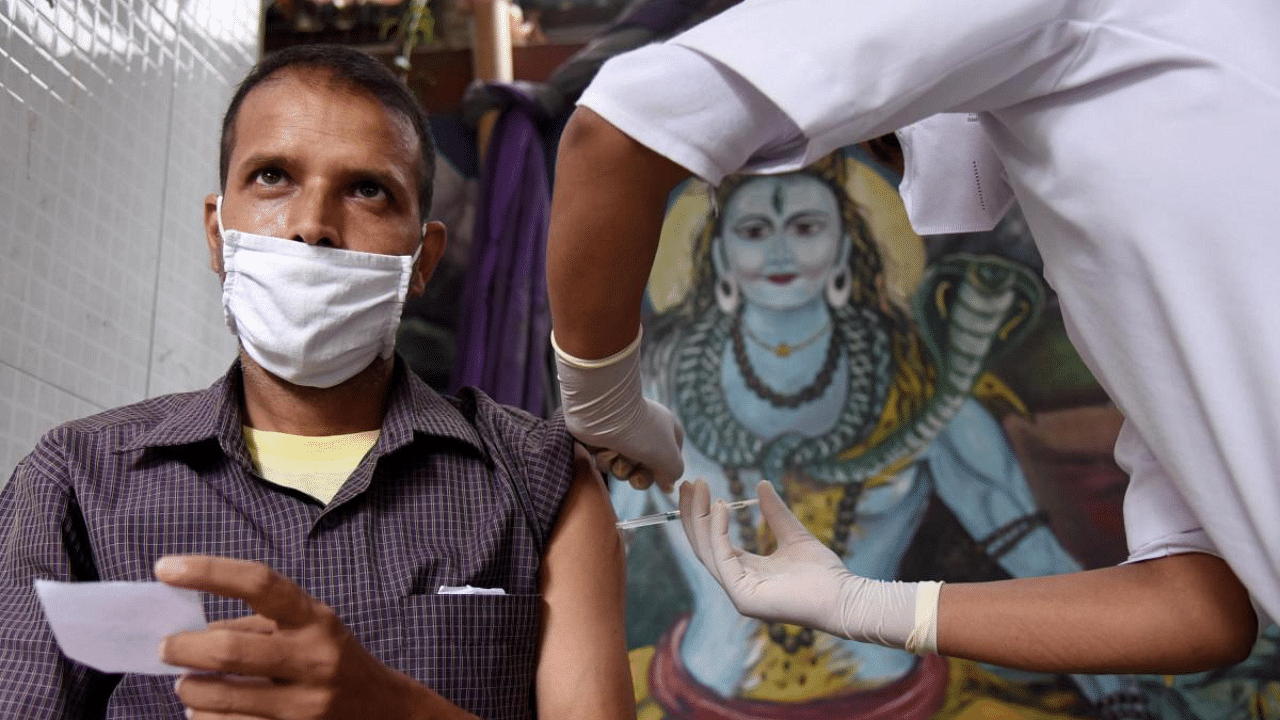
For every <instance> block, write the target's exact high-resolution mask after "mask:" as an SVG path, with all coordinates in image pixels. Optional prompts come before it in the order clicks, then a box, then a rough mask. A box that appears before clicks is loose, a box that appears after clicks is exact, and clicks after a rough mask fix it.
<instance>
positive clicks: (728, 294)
mask: <svg viewBox="0 0 1280 720" xmlns="http://www.w3.org/2000/svg"><path fill="white" fill-rule="evenodd" d="M741 302H742V295H741V293H739V292H738V283H736V282H734V281H733V280H730V279H729V278H727V277H720V278H717V279H716V305H719V306H720V311H721V312H723V313H724V314H725V315H732V314H734V313H736V312H737V311H738V304H739V303H741Z"/></svg>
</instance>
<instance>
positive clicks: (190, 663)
mask: <svg viewBox="0 0 1280 720" xmlns="http://www.w3.org/2000/svg"><path fill="white" fill-rule="evenodd" d="M155 572H156V577H157V578H158V579H160V580H161V581H163V582H166V583H168V584H170V585H174V586H176V587H183V588H188V589H193V590H202V591H206V592H211V593H216V594H218V595H223V596H226V597H234V598H239V599H242V600H244V601H246V602H247V603H248V604H249V606H250V607H252V608H253V609H254V610H255V611H256V613H257V614H256V615H251V616H247V617H243V618H238V619H236V620H231V621H227V622H219V623H211V624H210V626H209V627H208V628H207V629H205V630H202V631H198V632H183V633H178V634H175V635H171V636H169V637H168V638H166V639H165V641H164V643H163V644H162V645H161V651H160V655H161V658H162V659H163V660H164V661H165V662H167V663H170V664H172V665H178V666H181V667H189V668H192V669H194V670H197V671H204V672H199V673H194V674H188V675H185V676H183V677H182V678H181V679H179V681H178V683H177V685H176V686H175V690H176V692H177V694H178V698H179V699H180V700H182V702H183V704H185V705H186V706H187V708H188V715H187V716H188V717H191V718H197V719H199V718H216V717H250V716H251V717H255V718H316V719H320V718H331V719H337V718H353V717H360V718H366V719H367V720H372V719H373V718H411V717H417V715H416V713H418V712H422V711H425V710H424V709H425V708H428V707H431V706H435V708H436V709H439V708H440V707H441V705H442V704H447V703H446V701H444V700H443V698H441V697H440V696H439V695H437V694H435V693H434V692H432V691H430V690H429V689H427V688H425V687H423V686H422V685H419V684H418V683H416V682H415V681H414V680H413V679H412V678H409V677H408V676H406V675H403V674H401V673H399V672H397V671H395V670H393V669H391V668H389V667H387V666H386V665H384V664H382V663H381V662H380V661H379V660H378V659H377V658H375V657H373V656H372V655H371V654H369V652H368V651H367V650H365V648H364V647H363V646H361V645H360V643H359V642H358V641H357V640H356V639H355V637H354V636H352V634H351V631H350V630H348V629H347V627H346V626H345V625H344V624H343V623H342V621H341V620H339V619H338V617H337V616H336V615H335V614H334V612H333V610H332V609H331V608H329V607H328V606H327V605H325V604H324V603H322V602H320V601H319V600H316V599H315V598H313V597H311V596H310V595H308V594H307V593H306V592H304V591H303V590H302V589H301V588H300V587H298V586H297V585H296V584H294V583H293V582H292V581H291V580H289V579H288V578H286V577H284V576H283V575H280V574H279V573H277V572H275V571H274V570H272V569H271V568H269V567H267V566H265V565H262V564H260V563H254V562H249V561H245V560H232V559H229V558H219V557H207V556H196V555H191V556H171V557H166V558H162V559H161V560H160V561H159V562H157V563H156V568H155ZM451 710H453V711H455V712H457V713H459V715H456V716H459V717H460V716H462V715H464V713H462V711H461V710H460V709H459V708H456V706H452V707H451ZM466 716H467V717H472V716H470V715H466Z"/></svg>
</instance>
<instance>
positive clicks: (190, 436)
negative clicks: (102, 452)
mask: <svg viewBox="0 0 1280 720" xmlns="http://www.w3.org/2000/svg"><path fill="white" fill-rule="evenodd" d="M240 372H241V371H240V360H239V359H237V360H236V361H235V362H234V363H232V365H231V368H230V369H229V370H228V371H227V373H226V374H225V375H223V376H222V378H220V379H219V380H218V381H217V382H215V383H214V384H213V385H211V386H209V387H208V388H206V389H204V390H201V391H198V392H193V393H187V394H185V396H175V397H178V398H180V399H179V401H178V404H177V406H176V407H175V409H174V410H173V412H171V413H170V414H169V415H168V416H167V417H165V418H164V419H163V420H161V421H160V422H159V423H157V424H156V425H155V427H153V428H151V429H150V430H149V431H147V432H145V433H142V434H141V435H140V436H138V437H136V438H134V439H133V440H132V441H131V442H129V443H127V444H125V445H124V446H122V447H120V448H119V450H120V451H127V450H138V449H142V448H160V447H175V446H181V445H191V444H195V443H199V442H204V441H208V440H217V441H218V444H219V445H221V446H222V449H223V452H225V453H227V454H228V455H231V456H233V457H237V458H239V459H241V460H242V461H244V462H248V452H247V451H246V450H245V447H244V435H243V431H242V430H241V422H242V421H241V416H240V398H241V393H242V392H243V390H242V387H243V384H242V381H241V375H240ZM390 393H391V395H390V398H389V402H388V403H387V412H386V415H385V416H384V417H383V420H382V436H381V437H380V438H379V442H378V452H379V454H385V453H388V452H391V451H393V450H396V449H399V448H401V447H404V446H405V445H408V444H409V443H411V442H413V440H414V436H415V434H422V435H427V436H434V437H442V438H450V439H453V440H458V441H461V442H463V443H466V444H468V445H470V446H472V447H474V448H475V449H476V451H477V452H479V453H483V452H484V444H483V442H482V441H481V439H480V435H479V434H478V433H477V432H476V429H475V428H474V427H473V426H472V424H471V423H470V422H468V421H467V420H466V418H464V417H463V415H462V413H460V412H459V411H458V409H457V408H456V407H454V405H453V404H452V403H451V402H449V401H448V400H446V399H444V398H442V397H441V396H440V395H439V394H438V393H436V391H434V390H432V389H431V387H430V386H429V385H427V384H426V383H425V382H423V381H422V380H421V379H419V378H418V377H417V376H416V375H414V374H413V373H412V372H411V371H410V370H409V368H408V366H407V365H406V364H405V362H404V360H402V359H401V358H399V357H396V360H395V368H394V370H393V371H392V378H391V388H390Z"/></svg>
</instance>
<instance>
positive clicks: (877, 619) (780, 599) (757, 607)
mask: <svg viewBox="0 0 1280 720" xmlns="http://www.w3.org/2000/svg"><path fill="white" fill-rule="evenodd" d="M756 490H757V494H758V495H759V497H760V511H761V513H762V514H763V515H764V519H765V522H766V523H768V525H769V528H770V529H771V530H772V531H773V534H774V536H775V537H776V538H777V541H778V547H777V549H776V550H774V551H773V552H772V553H770V554H768V555H756V554H753V553H749V552H746V551H744V550H742V549H741V548H738V547H735V546H734V545H733V542H732V541H731V540H730V539H729V513H728V509H727V508H726V507H725V504H724V503H723V502H717V503H716V504H715V505H714V506H712V505H711V504H710V495H709V492H708V490H707V485H706V483H705V482H703V481H702V480H698V481H696V482H693V483H688V482H686V483H684V484H683V485H681V487H680V519H681V522H682V523H683V524H684V531H685V534H686V535H687V536H688V538H689V544H690V545H692V546H693V551H694V553H695V554H696V555H697V556H698V559H699V560H700V561H702V564H703V565H704V566H706V568H707V570H708V571H709V572H710V573H711V575H712V577H714V578H715V579H716V581H717V582H719V583H720V585H721V587H723V588H724V589H725V592H726V593H728V595H729V599H730V600H732V601H733V605H734V607H736V608H737V609H738V612H740V613H742V614H744V615H748V616H750V617H755V618H759V619H761V620H765V621H768V622H784V623H791V624H795V625H801V626H804V627H810V628H814V629H816V630H822V631H823V632H827V633H830V634H832V635H838V636H840V637H845V638H849V639H851V640H860V641H864V642H873V643H877V644H880V645H886V646H889V647H896V648H904V649H907V650H909V651H911V652H916V653H921V652H933V651H934V650H935V648H936V644H937V640H936V609H937V597H938V595H937V587H938V585H940V583H901V582H885V581H881V580H871V579H868V578H864V577H859V576H857V575H854V574H853V573H850V572H849V571H848V570H847V569H846V568H845V565H844V562H843V561H842V560H841V559H840V557H839V556H838V555H836V554H835V553H834V552H832V551H831V549H830V548H828V547H827V546H825V545H823V544H822V543H821V542H820V541H819V540H818V539H817V538H815V537H814V536H813V535H812V534H810V533H809V531H808V530H806V529H805V527H804V526H803V525H802V524H800V521H799V520H797V519H796V516H795V515H793V514H792V513H791V511H790V510H789V509H788V508H787V506H786V505H785V504H784V503H783V502H782V499H781V498H779V497H778V494H777V492H775V491H774V489H773V485H772V484H770V483H769V482H767V481H762V482H761V483H760V484H759V485H758V486H757V488H756ZM918 591H919V592H923V593H925V595H924V596H923V598H922V599H923V600H925V601H926V602H924V603H921V604H922V605H923V606H926V609H925V611H924V612H923V613H918V609H917V592H918ZM929 602H932V604H933V606H932V607H927V606H928V604H929ZM918 615H919V616H918Z"/></svg>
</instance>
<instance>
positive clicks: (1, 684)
mask: <svg viewBox="0 0 1280 720" xmlns="http://www.w3.org/2000/svg"><path fill="white" fill-rule="evenodd" d="M240 382H241V381H240V370H239V366H238V364H237V366H235V367H233V368H232V370H231V372H229V373H228V374H227V376H226V377H225V378H224V379H222V380H220V381H218V382H217V383H216V384H214V385H213V386H212V387H210V388H209V389H207V390H203V391H200V392H193V393H183V394H179V395H167V396H163V397H159V398H154V399H151V400H147V401H144V402H142V403H138V404H136V405H131V406H128V407H124V408H118V409H115V410H110V411H108V412H105V413H102V414H100V415H96V416H94V417H90V418H85V419H82V420H76V421H74V422H71V423H68V424H66V425H63V426H61V427H58V428H55V429H54V430H52V431H50V432H49V433H48V434H47V435H46V436H45V437H44V438H43V439H41V440H40V443H39V444H38V445H37V447H36V449H35V450H34V451H33V452H32V453H31V454H30V455H28V456H27V458H26V459H24V460H23V461H22V462H21V463H19V465H18V467H17V469H16V470H15V471H14V474H13V477H12V479H10V480H9V483H8V485H6V486H5V487H4V490H3V491H2V492H0V658H3V662H0V718H5V720H8V719H9V718H23V719H24V720H43V719H46V718H48V719H50V720H51V719H53V718H77V719H79V718H109V719H123V718H129V720H139V719H141V718H164V719H166V720H182V717H183V712H182V705H181V704H180V703H179V702H178V700H177V698H176V696H175V695H174V694H173V678H172V677H164V676H151V675H123V676H121V675H104V674H103V673H99V672H96V671H94V670H91V669H89V668H87V667H85V666H83V665H80V664H79V663H75V662H72V661H71V660H68V659H67V658H66V656H64V655H63V654H62V653H61V652H59V650H58V648H57V646H56V644H55V642H54V639H53V636H52V633H51V632H50V630H49V626H48V624H47V623H46V622H45V619H44V614H43V613H42V612H41V610H40V606H39V603H38V602H37V600H36V596H35V591H34V588H33V587H32V581H33V580H34V579H36V578H43V579H48V580H64V581H77V580H78V581H88V580H150V579H152V575H151V568H152V565H153V564H154V563H155V561H156V560H157V559H159V558H160V557H161V556H162V555H167V554H182V553H203V554H215V555H223V556H228V557H236V558H242V559H247V560H256V561H260V562H264V563H266V564H268V565H270V566H272V567H274V568H275V569H276V570H278V571H280V572H281V573H283V574H285V575H287V576H288V577H290V578H293V579H294V580H295V581H297V582H298V583H299V584H300V585H301V586H302V587H303V588H304V589H306V590H307V591H308V592H310V593H311V594H312V595H314V596H315V597H317V598H319V599H320V600H321V601H323V602H325V603H327V604H328V605H329V606H331V607H332V608H334V610H335V611H336V612H337V614H338V616H339V617H341V618H342V619H343V621H344V622H345V623H346V624H347V625H348V626H349V627H350V628H351V631H352V632H353V633H354V634H355V636H356V637H357V638H358V639H359V640H360V641H361V643H363V644H364V646H365V647H366V648H368V650H369V651H370V652H371V653H373V655H375V656H376V657H378V658H379V659H381V660H382V661H383V662H385V663H387V664H388V665H390V666H391V667H393V668H396V669H397V670H400V671H401V672H404V673H405V674H407V675H409V676H410V677H413V678H414V679H416V680H417V681H418V682H421V683H422V684H424V685H426V686H428V687H431V688H433V689H435V690H436V691H437V692H439V693H440V694H441V695H443V696H445V697H447V698H449V699H451V700H453V701H454V702H455V703H457V704H459V705H461V706H462V707H463V708H466V709H467V710H470V711H471V712H473V713H475V714H477V715H479V716H481V717H484V718H510V719H513V720H515V719H519V720H531V719H532V718H533V717H534V675H535V670H536V667H537V659H538V646H539V638H540V633H541V613H542V608H541V600H540V598H541V596H540V595H539V592H540V589H541V583H540V580H539V573H540V569H541V558H542V554H543V552H544V551H545V549H546V543H547V540H548V538H549V536H550V533H551V528H552V526H553V524H554V522H555V518H556V516H557V514H558V512H559V508H560V504H561V502H562V501H563V498H564V495H565V493H566V492H567V490H568V487H569V481H570V467H571V465H570V464H571V461H572V457H573V445H572V440H571V438H570V437H569V435H568V433H567V432H566V431H565V428H564V423H563V421H562V420H561V419H560V418H559V416H558V415H557V416H556V418H555V419H553V420H550V421H543V420H539V419H537V418H534V417H531V416H530V415H528V414H527V413H524V412H521V411H519V410H512V409H508V408H502V407H499V406H498V405H496V404H495V403H494V402H493V401H492V400H490V399H489V398H487V397H485V396H483V395H481V394H479V393H474V392H468V393H464V394H463V395H462V396H461V397H460V398H459V399H457V400H453V401H450V400H446V399H444V398H442V397H440V396H439V395H437V394H436V393H435V392H433V391H432V390H431V389H430V388H429V387H427V385H426V384H425V383H423V382H422V381H420V380H418V379H417V378H416V377H415V376H413V374H412V373H410V372H408V370H407V368H406V367H405V365H404V363H403V362H400V363H397V368H396V376H395V380H394V383H393V386H392V390H391V392H390V396H389V399H388V407H387V413H386V415H385V417H384V419H383V425H382V431H381V433H380V435H379V437H378V441H377V444H375V445H374V447H373V449H372V450H370V451H369V453H368V454H367V455H366V456H365V457H364V459H363V460H361V462H360V465H359V466H358V467H357V468H356V469H355V471H354V472H353V473H352V475H351V477H350V478H349V479H348V480H347V481H346V483H345V484H344V485H343V486H342V488H341V490H340V491H339V492H338V494H337V496H336V497H335V498H334V499H333V501H332V502H331V503H329V504H328V505H327V506H322V505H321V504H320V503H319V502H318V501H316V500H314V499H312V498H309V497H307V496H305V495H302V494H301V493H297V492H294V491H291V490H286V489H284V488H281V487H278V486H276V485H272V484H271V483H268V482H266V481H264V480H262V479H261V478H259V477H257V476H256V474H255V473H254V470H253V464H252V461H251V460H250V457H249V454H248V451H247V450H246V449H245V443H244V436H243V432H242V430H241V417H240V410H239V408H240ZM441 585H450V586H462V585H472V586H475V587H487V588H497V587H500V588H503V589H504V590H505V591H506V594H505V595H500V596H499V595H485V596H478V595H438V594H436V591H437V589H438V588H439V587H440V586H441ZM204 606H205V614H206V615H207V617H208V618H209V620H211V621H213V620H224V619H228V618H233V617H239V616H241V615H246V614H249V610H248V608H247V607H245V606H244V603H242V602H240V601H238V600H229V599H225V598H219V597H216V596H212V595H206V596H205V599H204Z"/></svg>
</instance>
